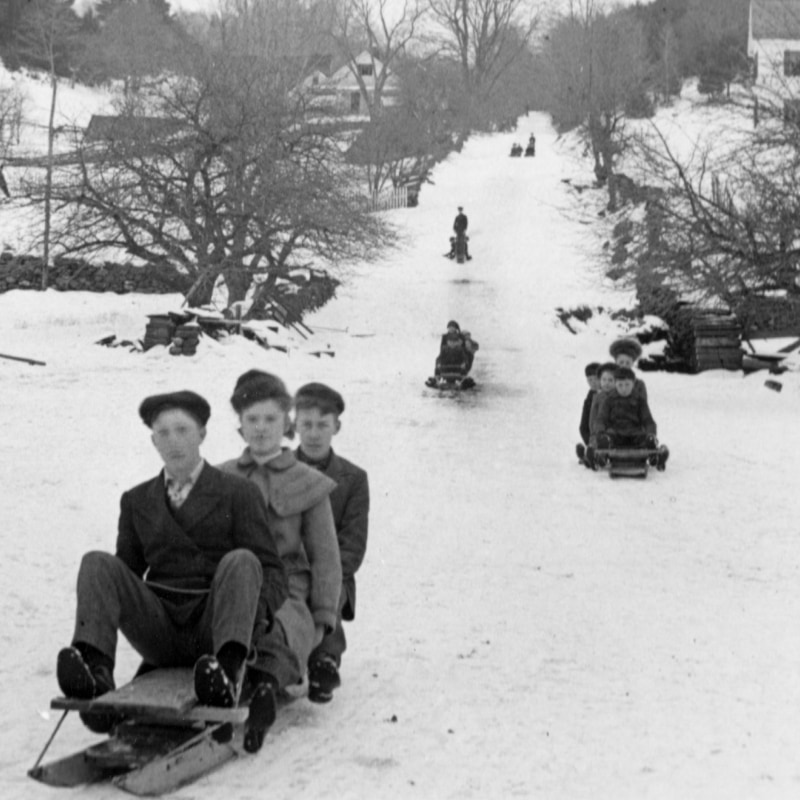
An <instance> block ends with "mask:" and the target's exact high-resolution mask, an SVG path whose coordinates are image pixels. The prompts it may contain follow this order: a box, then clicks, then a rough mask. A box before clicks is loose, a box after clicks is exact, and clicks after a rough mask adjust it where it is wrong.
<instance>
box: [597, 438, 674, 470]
mask: <svg viewBox="0 0 800 800" xmlns="http://www.w3.org/2000/svg"><path fill="white" fill-rule="evenodd" d="M668 457H669V450H668V449H667V448H666V447H665V446H664V445H661V446H660V447H657V448H654V449H648V448H645V447H626V448H610V449H608V450H597V451H596V452H595V463H596V464H597V465H598V466H605V465H606V464H607V465H608V474H609V476H610V477H612V478H646V477H647V471H648V468H649V467H655V468H656V469H657V470H658V471H659V472H663V471H664V469H665V468H666V462H667V458H668Z"/></svg>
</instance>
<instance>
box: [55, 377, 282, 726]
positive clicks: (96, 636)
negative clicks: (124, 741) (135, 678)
mask: <svg viewBox="0 0 800 800" xmlns="http://www.w3.org/2000/svg"><path fill="white" fill-rule="evenodd" d="M139 414H140V416H141V418H142V420H143V421H144V423H145V424H146V425H147V426H148V427H149V428H150V429H151V431H152V434H151V439H152V442H153V445H154V446H155V448H156V450H157V451H158V453H159V455H160V456H161V459H162V461H163V462H164V469H163V470H162V471H161V472H160V473H159V475H157V476H156V477H155V478H152V479H151V480H149V481H145V482H144V483H142V484H140V485H138V486H136V487H134V488H133V489H130V490H129V491H127V492H125V493H124V494H123V495H122V500H121V509H120V517H119V527H118V535H117V546H116V553H115V554H114V555H112V554H111V553H106V552H100V551H93V552H90V553H87V554H86V555H84V557H83V560H82V561H81V566H80V570H79V572H78V588H77V594H78V602H77V612H76V621H75V633H74V636H73V640H72V645H71V646H70V647H67V648H64V649H63V650H61V652H60V653H59V654H58V663H57V677H58V683H59V686H60V688H61V691H62V692H63V693H64V694H65V695H66V696H67V697H74V698H79V699H92V698H94V697H97V696H99V695H101V694H104V693H105V692H108V691H110V690H112V689H113V688H114V677H113V670H114V659H115V654H116V648H117V636H118V632H120V631H121V632H122V633H123V634H124V635H125V637H126V638H127V639H128V640H129V641H130V643H131V644H132V645H133V647H134V648H135V649H136V650H137V652H138V653H139V654H140V655H141V656H142V657H143V659H144V661H145V663H146V664H147V665H151V666H153V667H174V666H192V665H193V666H194V684H195V692H196V694H197V698H198V700H199V701H200V703H202V704H205V705H212V706H222V707H232V706H234V705H235V704H236V703H237V702H238V689H239V683H240V679H241V676H242V673H243V666H244V662H245V659H246V657H247V655H248V653H249V651H250V647H251V642H252V640H253V637H254V633H255V632H256V631H257V630H259V629H261V628H262V627H264V626H269V625H270V624H271V620H272V616H273V612H274V611H275V610H276V609H277V608H278V607H279V606H280V605H281V603H282V602H283V600H284V599H285V597H286V594H287V583H286V575H285V572H284V568H283V565H282V563H281V560H280V558H279V557H278V554H277V551H276V549H275V544H274V542H273V540H272V538H271V536H270V534H269V533H268V526H267V517H266V509H265V507H264V503H263V500H262V499H261V496H260V494H259V492H258V490H257V489H256V488H255V487H254V486H253V485H251V484H250V483H248V482H247V481H245V480H242V479H241V478H238V477H234V476H231V475H226V474H225V473H223V472H221V471H220V470H218V469H215V468H214V467H212V466H210V465H209V464H207V463H206V462H205V461H204V460H203V458H202V456H201V455H200V445H201V444H202V442H203V440H204V438H205V434H206V428H205V426H206V423H207V422H208V418H209V416H210V414H211V410H210V408H209V405H208V403H207V402H206V401H205V399H203V398H202V397H201V396H200V395H198V394H195V393H194V392H189V391H181V392H173V393H171V394H162V395H155V396H153V397H148V398H146V399H145V400H144V401H143V402H142V404H141V406H140V408H139ZM88 719H89V718H88V717H87V720H88ZM113 723H114V720H112V719H109V720H105V719H104V720H103V722H102V726H105V727H106V728H110V726H111V725H112V724H113ZM94 729H95V730H98V728H97V727H95V728H94Z"/></svg>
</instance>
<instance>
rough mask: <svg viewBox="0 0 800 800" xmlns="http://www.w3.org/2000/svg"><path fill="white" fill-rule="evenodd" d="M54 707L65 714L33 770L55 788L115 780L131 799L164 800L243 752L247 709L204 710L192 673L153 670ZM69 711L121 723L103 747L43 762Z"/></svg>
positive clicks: (57, 702) (60, 699)
mask: <svg viewBox="0 0 800 800" xmlns="http://www.w3.org/2000/svg"><path fill="white" fill-rule="evenodd" d="M281 699H282V700H284V701H285V699H284V698H281ZM280 702H281V701H280V700H279V704H280ZM50 707H51V708H53V709H57V710H61V711H63V712H64V713H63V714H62V716H61V719H60V720H59V722H58V724H57V725H56V729H55V730H54V731H53V734H52V736H51V737H50V739H49V740H48V742H47V744H46V745H45V747H44V750H43V751H42V753H41V755H40V756H39V758H38V759H37V761H36V764H35V765H34V766H33V768H32V769H31V770H30V771H29V772H28V774H29V775H30V777H32V778H34V779H36V780H38V781H41V782H42V783H46V784H49V785H50V786H64V787H71V786H79V785H81V784H86V783H96V782H99V781H110V782H111V783H112V784H114V785H115V786H117V787H118V788H120V789H124V790H125V791H127V792H131V793H132V794H137V795H145V796H148V795H160V794H164V793H165V792H170V791H172V790H174V789H177V788H178V787H179V786H182V785H184V784H186V783H190V782H191V781H193V780H195V779H197V778H199V777H200V776H201V775H205V774H206V773H208V772H210V771H211V770H213V769H216V768H217V767H219V766H220V765H222V764H224V763H225V762H226V761H229V760H230V759H232V758H234V757H235V756H236V755H238V754H239V753H240V752H243V747H242V738H243V734H244V723H245V721H246V719H247V715H248V708H247V706H246V705H240V706H239V707H237V708H215V707H212V706H202V705H199V704H198V702H197V698H196V697H195V694H194V681H193V677H192V670H191V669H158V670H154V671H152V672H148V673H146V674H144V675H141V676H139V677H137V678H135V679H134V680H133V681H131V682H130V683H128V684H126V685H125V686H121V687H120V688H119V689H116V690H115V691H113V692H109V693H108V694H105V695H102V696H101V697H98V698H96V699H95V700H74V699H70V698H65V697H57V698H55V699H54V700H52V701H51V704H50ZM70 711H78V712H80V713H81V714H82V715H83V716H84V717H85V718H86V719H90V718H92V717H94V718H95V719H102V718H103V717H106V718H108V715H113V719H114V721H115V725H114V727H113V728H112V731H111V733H110V734H109V735H108V738H106V739H105V740H104V741H101V742H99V743H98V744H95V745H91V746H90V747H87V748H86V749H85V750H81V751H79V752H77V753H73V754H72V755H70V756H67V757H65V758H61V759H58V760H56V761H52V762H50V763H47V764H42V763H41V762H42V759H43V758H44V756H45V753H46V752H47V750H48V748H49V747H50V744H51V743H52V741H53V739H54V738H55V736H56V734H57V733H58V730H59V728H60V727H61V723H62V722H63V721H64V718H65V717H66V716H67V714H68V713H69V712H70Z"/></svg>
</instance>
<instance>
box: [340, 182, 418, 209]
mask: <svg viewBox="0 0 800 800" xmlns="http://www.w3.org/2000/svg"><path fill="white" fill-rule="evenodd" d="M353 197H357V198H359V199H362V200H363V201H364V202H365V203H367V204H368V206H369V210H370V211H388V210H389V209H392V208H406V207H407V206H408V187H407V186H398V187H397V188H396V189H389V190H382V191H379V192H372V194H366V193H365V192H354V193H353Z"/></svg>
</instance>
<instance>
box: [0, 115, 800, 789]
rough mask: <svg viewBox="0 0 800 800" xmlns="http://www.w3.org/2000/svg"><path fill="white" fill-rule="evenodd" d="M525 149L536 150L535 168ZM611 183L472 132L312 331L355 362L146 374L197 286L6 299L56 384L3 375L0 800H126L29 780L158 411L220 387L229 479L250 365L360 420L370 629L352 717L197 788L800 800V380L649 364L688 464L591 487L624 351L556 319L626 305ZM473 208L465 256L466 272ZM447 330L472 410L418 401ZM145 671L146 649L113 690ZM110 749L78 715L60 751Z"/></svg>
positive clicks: (215, 436) (3, 348) (572, 163)
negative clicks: (150, 398) (458, 225)
mask: <svg viewBox="0 0 800 800" xmlns="http://www.w3.org/2000/svg"><path fill="white" fill-rule="evenodd" d="M529 130H535V131H536V135H537V139H538V148H537V150H538V153H539V155H538V156H537V158H535V159H511V158H509V157H508V152H509V149H510V146H511V143H512V142H513V141H515V140H519V141H521V142H524V141H525V140H526V139H527V135H528V132H529ZM589 166H590V165H589V164H588V162H586V161H577V160H575V158H574V156H573V154H572V152H571V151H569V150H568V149H566V148H564V147H563V146H562V145H561V144H560V143H559V142H557V141H556V137H555V134H554V132H553V131H552V129H551V128H550V126H549V124H548V123H547V122H546V120H545V118H544V117H540V116H535V115H531V116H530V117H529V118H527V119H523V120H522V121H521V124H520V128H519V130H518V131H517V132H516V133H514V134H498V135H494V136H485V137H475V138H473V139H471V140H470V141H469V143H468V144H467V145H466V147H465V148H464V150H463V152H462V153H460V154H454V155H453V156H452V157H451V158H450V159H449V160H448V161H447V162H445V163H444V164H442V165H440V166H439V167H438V168H437V169H436V172H435V175H434V179H435V185H433V186H426V187H424V189H423V192H422V194H421V197H420V206H419V208H416V209H404V210H400V211H396V212H391V213H392V216H393V219H394V221H395V222H396V223H397V225H398V227H399V229H400V230H401V232H402V234H403V241H402V243H401V245H400V247H398V248H397V249H396V250H395V251H393V252H392V253H390V254H389V255H388V256H387V257H386V258H385V259H384V260H382V261H380V262H378V263H374V264H369V265H356V266H354V267H353V270H352V274H351V275H350V276H349V280H348V284H347V286H345V287H344V288H343V289H341V290H340V292H339V299H337V300H336V301H334V302H332V303H330V304H329V305H328V306H327V307H326V308H324V309H322V311H320V312H319V313H317V314H316V315H314V316H313V317H312V318H310V319H309V323H310V324H311V326H312V327H314V328H316V330H317V335H316V340H317V341H318V342H319V343H320V344H327V345H330V346H331V348H332V349H333V350H334V351H335V353H336V355H335V357H333V358H329V357H323V358H319V359H318V358H313V357H311V356H309V355H306V354H303V353H300V352H296V351H292V352H291V353H290V354H289V355H286V354H283V353H280V352H277V351H274V350H273V351H265V350H263V349H260V348H258V347H257V346H255V345H253V344H251V343H248V342H244V341H239V342H234V343H233V344H228V345H223V344H218V343H214V342H209V341H207V340H206V341H204V342H203V343H202V344H201V347H200V349H199V351H198V354H197V356H196V357H194V358H180V357H172V356H169V355H168V354H167V353H166V352H164V350H163V349H161V348H156V349H155V350H151V351H149V352H148V353H146V354H130V353H128V352H127V351H126V350H125V349H122V348H119V349H109V348H104V347H98V346H95V345H94V344H93V343H94V342H95V341H96V340H98V339H99V338H101V337H103V336H105V335H108V334H110V333H116V334H117V335H118V337H120V338H126V337H127V338H139V337H141V336H142V335H143V333H144V324H145V315H146V314H149V313H159V312H164V311H167V310H170V309H175V308H177V307H178V303H179V298H178V297H177V296H176V297H154V296H149V297H146V296H116V295H92V294H59V293H56V292H53V291H49V292H47V293H45V294H44V295H42V294H40V293H22V292H11V293H8V294H5V295H0V352H3V353H9V354H15V355H22V356H28V357H30V358H34V359H39V360H41V361H44V362H46V366H30V365H26V364H23V363H19V362H14V361H9V360H2V359H0V381H1V382H2V386H3V391H2V392H0V416H1V417H2V419H3V421H4V424H3V437H2V451H3V460H2V465H3V466H2V487H3V489H2V494H1V495H0V523H1V524H0V531H2V534H1V535H2V537H3V550H4V568H3V579H4V584H5V591H4V592H3V595H2V600H0V604H1V605H0V619H2V623H1V624H0V631H2V646H0V676H2V686H1V688H0V696H1V697H2V700H3V706H4V708H5V713H6V723H5V724H4V725H3V731H2V734H0V736H2V742H1V744H0V798H3V799H4V800H51V798H77V797H80V798H89V800H101V798H102V799H103V800H104V799H105V798H111V797H114V796H118V795H117V792H116V790H114V789H112V788H110V787H108V786H105V787H102V786H101V787H92V788H87V789H81V790H74V791H73V790H57V789H52V788H49V787H45V786H41V785H38V784H36V783H34V782H33V781H31V780H30V779H28V778H27V777H26V770H27V769H28V768H29V767H30V766H31V765H32V764H33V762H34V760H35V759H36V756H37V755H38V752H39V750H40V749H41V747H42V746H43V744H44V742H45V740H46V738H47V737H48V735H49V733H50V731H51V729H52V726H53V724H54V721H55V714H54V713H51V712H49V711H48V704H49V700H50V698H51V696H53V695H55V694H56V693H57V690H56V683H55V677H54V667H55V656H56V653H57V651H58V649H59V648H60V647H61V646H63V645H66V644H67V643H68V642H69V640H70V635H71V631H72V623H73V610H74V595H75V590H74V582H75V575H76V570H77V567H78V562H79V559H80V556H81V554H82V553H83V552H84V551H85V550H87V549H89V548H104V549H113V546H114V540H115V535H116V520H117V513H118V502H119V496H120V494H121V492H122V491H123V490H124V489H126V488H128V487H130V486H132V485H134V484H136V483H138V482H140V481H142V480H144V479H146V478H149V477H151V476H152V475H154V474H155V473H156V471H157V470H158V469H159V461H158V457H157V454H156V452H155V451H154V449H153V448H152V446H151V444H150V442H149V439H148V431H147V429H146V428H145V427H144V426H143V425H142V423H141V422H140V420H139V419H138V416H137V408H138V405H139V403H140V401H141V399H142V398H143V397H144V396H145V395H148V394H152V393H155V392H163V391H168V390H173V389H181V388H189V389H193V390H195V391H198V392H200V393H202V394H203V395H205V396H206V397H207V398H208V399H209V401H210V402H211V405H212V408H213V413H212V417H211V420H210V422H209V435H208V438H207V440H206V445H205V451H204V452H205V455H206V457H207V458H208V459H209V460H210V461H211V462H212V463H216V462H219V461H221V460H223V459H226V458H229V457H231V456H232V455H234V454H236V453H238V451H239V448H240V440H239V438H238V434H237V433H236V420H235V418H234V415H233V412H232V410H231V409H230V406H229V404H228V397H229V396H230V394H231V390H232V388H233V384H234V381H235V379H236V377H237V376H238V375H239V374H240V373H241V372H243V371H244V370H246V369H249V368H251V367H259V368H261V369H266V370H270V371H273V372H275V373H277V374H279V375H280V376H282V377H283V378H284V379H285V380H286V381H287V383H288V384H289V386H290V388H291V389H295V388H297V387H298V386H299V385H300V384H301V383H304V382H306V381H310V380H321V381H325V382H329V383H331V384H332V385H334V386H335V387H337V388H339V389H340V390H341V391H342V392H343V394H344V396H345V398H346V401H347V410H346V412H345V414H344V417H343V428H342V432H341V433H340V434H339V436H338V437H337V439H336V440H335V442H334V446H335V447H336V449H337V450H338V451H339V452H341V453H342V454H343V455H345V456H346V457H348V458H351V459H352V460H354V461H355V462H357V463H358V464H360V465H362V466H363V467H365V468H366V469H367V470H368V471H369V476H370V483H371V490H372V503H373V507H372V514H371V532H370V542H369V547H368V551H367V558H366V561H365V563H364V566H363V567H362V569H361V571H360V573H359V575H358V587H359V589H358V591H359V605H358V615H357V619H356V620H355V622H354V623H352V624H350V625H349V627H348V628H347V633H348V637H349V643H350V649H349V650H348V652H347V653H346V654H345V657H344V660H343V666H342V678H343V686H342V688H341V689H340V690H339V691H337V693H336V695H335V697H334V701H333V702H332V703H331V704H330V705H327V706H314V705H311V704H309V703H308V702H307V701H305V700H301V701H299V702H297V703H295V704H294V705H293V706H292V707H290V709H288V710H287V712H286V713H285V715H284V718H283V720H282V721H279V723H278V725H277V727H276V729H275V730H274V731H273V732H271V733H270V735H269V736H268V738H267V741H266V743H265V746H264V749H263V750H262V752H261V753H260V754H259V755H258V756H256V757H250V758H243V759H241V760H239V761H237V762H234V763H231V764H228V765H226V766H225V767H223V768H222V769H221V770H219V771H217V772H215V773H213V774H211V775H210V776H208V777H206V778H204V779H202V780H200V781H198V782H197V783H195V784H193V785H191V786H188V787H186V788H184V789H181V790H179V791H178V792H176V793H175V795H173V796H174V797H176V798H179V799H180V800H211V799H212V798H215V799H216V798H219V797H223V796H225V797H228V798H231V800H250V799H251V798H252V799H253V800H255V798H259V800H260V798H265V797H269V798H271V800H295V799H297V800H300V799H306V798H336V800H343V799H345V798H353V799H354V800H355V799H358V800H362V799H363V800H373V798H379V799H380V800H383V798H388V799H389V800H406V799H409V800H410V799H411V798H414V799H415V800H440V799H444V798H452V799H453V800H462V799H464V798H474V800H487V799H489V800H493V799H494V798H497V799H498V800H499V799H504V798H512V797H518V798H545V799H547V800H549V799H550V798H553V799H554V800H561V799H562V798H564V799H565V800H572V799H573V798H587V799H588V798H591V799H592V800H595V799H596V798H601V799H605V798H608V800H624V799H625V798H631V800H641V799H643V798H678V799H680V800H685V799H686V798H697V799H698V800H708V799H709V798H722V799H724V800H735V799H737V798H742V799H745V798H746V799H747V800H750V799H751V798H797V797H798V796H800V755H799V754H800V724H798V713H799V712H800V624H799V623H800V592H798V589H799V588H800V574H799V572H798V567H799V565H800V548H799V547H798V541H797V539H796V538H795V537H796V536H797V519H798V516H800V515H799V514H798V512H799V511H800V499H798V492H797V489H796V481H797V478H796V474H797V473H796V469H797V467H798V464H799V463H800V458H799V457H798V454H797V447H798V446H797V441H798V438H797V435H796V428H797V419H798V403H799V402H800V375H798V374H797V373H787V374H785V375H783V376H781V377H780V381H781V383H782V385H783V390H782V391H781V392H780V393H778V392H773V391H770V390H769V389H767V388H765V386H764V379H765V377H766V376H765V375H764V374H763V373H761V374H756V375H752V376H750V377H743V376H742V374H741V373H724V372H709V373H705V374H703V375H700V376H694V377H692V376H684V375H672V374H663V373H648V374H647V375H645V376H644V377H645V378H646V381H647V385H648V393H649V395H650V400H651V407H652V410H653V414H654V416H655V418H656V420H657V422H658V425H659V435H660V438H661V440H662V441H663V442H665V443H667V444H668V445H669V447H670V449H671V452H672V457H671V459H670V462H669V465H668V469H667V471H666V472H665V473H656V472H651V474H650V476H649V477H648V478H647V479H646V480H645V481H624V480H622V481H611V480H610V479H609V478H608V477H607V475H605V474H603V473H597V474H594V473H591V472H589V471H588V470H585V469H584V468H583V467H580V466H579V465H578V464H577V463H576V460H575V458H574V445H575V442H576V441H577V440H578V432H577V428H578V421H579V416H580V409H581V403H582V400H583V397H584V395H585V392H586V386H585V381H584V377H583V368H584V365H585V363H586V362H588V361H590V360H605V358H606V354H607V350H608V345H609V344H610V342H611V341H612V339H613V338H614V337H615V336H616V335H618V334H619V330H618V329H614V328H613V327H612V326H611V325H610V324H608V323H607V322H605V323H604V322H603V321H602V320H600V321H594V322H593V324H592V325H590V326H587V327H586V328H585V329H583V330H581V331H580V332H579V333H578V334H577V335H573V334H571V333H570V332H569V331H568V330H567V329H566V328H565V327H564V326H563V325H561V323H560V322H559V321H558V320H557V318H556V316H555V313H554V309H555V308H556V307H559V306H561V307H574V306H577V305H580V304H584V303H585V304H589V305H597V304H602V305H605V306H607V307H614V308H615V307H622V306H625V305H628V304H629V302H630V298H629V297H626V296H623V295H621V294H619V293H616V292H615V291H614V290H613V287H611V286H608V285H606V284H604V282H603V281H602V279H601V263H600V260H599V255H598V254H599V253H600V252H601V250H600V245H601V240H602V232H601V231H598V230H597V226H589V225H586V224H583V222H585V221H586V220H587V219H591V218H592V217H593V216H594V214H595V211H596V209H595V207H594V204H596V203H598V196H597V195H595V194H593V193H591V192H585V193H583V194H582V195H579V196H578V195H575V194H573V193H572V192H571V191H570V190H569V187H568V185H567V184H566V183H565V182H564V180H565V179H568V178H569V179H572V180H574V181H576V182H581V183H586V182H588V178H589V175H590V171H589ZM576 203H582V204H584V205H583V207H579V206H576ZM458 204H463V205H464V206H465V210H466V213H467V214H468V215H469V218H470V235H471V242H470V246H471V251H472V253H473V254H474V259H473V260H472V261H471V262H469V263H468V264H466V265H463V266H459V265H456V264H454V263H452V262H450V261H449V260H447V259H445V258H443V257H442V253H444V252H445V251H446V249H447V237H448V235H449V230H450V226H451V224H452V219H453V217H454V215H455V212H456V206H457V205H458ZM582 221H583V222H582ZM451 318H454V319H456V320H458V321H459V322H460V323H461V326H462V328H466V329H469V330H470V331H471V332H472V334H473V337H474V338H475V339H477V340H478V341H479V342H480V345H481V349H480V351H479V353H478V355H477V358H476V361H475V368H474V375H475V378H476V380H477V381H478V383H479V390H478V391H477V392H475V393H474V394H470V395H465V396H462V397H459V398H457V399H452V398H447V397H440V396H437V395H436V394H435V393H434V392H432V391H431V390H428V389H426V388H425V387H424V386H423V382H424V380H425V378H426V377H427V376H428V375H429V374H430V373H431V371H432V369H433V361H434V358H435V355H436V352H437V349H438V343H439V337H440V335H441V333H442V332H443V330H444V327H445V323H446V322H447V320H449V319H451ZM136 664H137V659H136V657H135V656H134V654H133V653H132V652H131V651H130V649H129V648H127V647H123V648H122V649H121V650H120V653H119V657H118V664H117V671H116V675H117V679H118V680H124V679H125V678H126V677H128V676H129V675H130V674H131V673H132V671H133V669H134V668H135V666H136ZM94 740H95V737H93V736H92V735H91V734H90V733H88V732H87V731H85V730H84V729H83V728H82V726H81V725H80V722H79V721H78V720H77V719H72V718H71V716H70V718H68V720H67V722H66V723H65V725H64V728H63V729H62V732H61V733H60V734H59V737H58V739H57V740H56V743H55V745H54V747H53V749H52V751H51V757H52V756H54V755H64V754H66V753H68V752H71V751H73V750H76V749H78V748H79V747H83V746H85V745H86V744H88V743H90V742H91V741H94Z"/></svg>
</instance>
